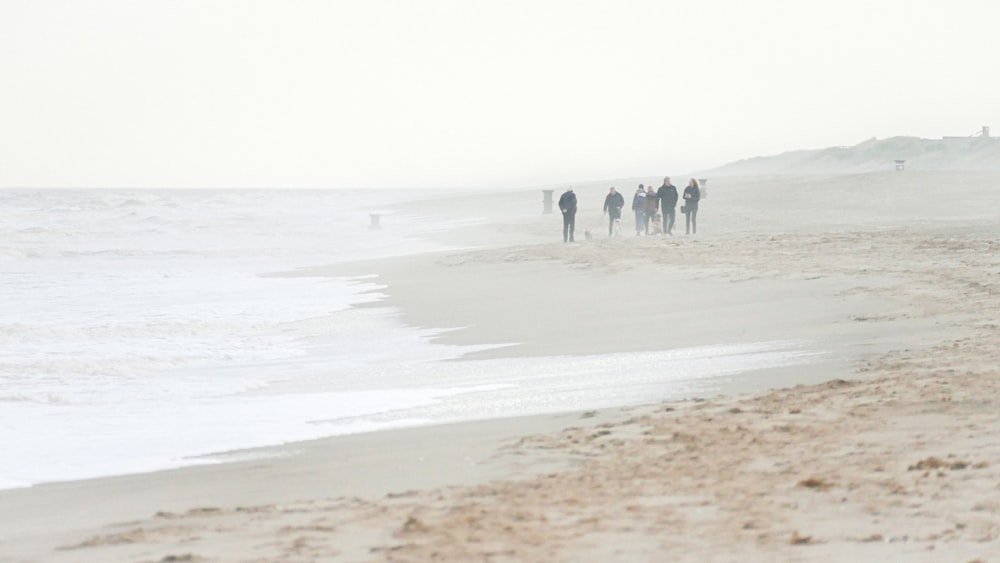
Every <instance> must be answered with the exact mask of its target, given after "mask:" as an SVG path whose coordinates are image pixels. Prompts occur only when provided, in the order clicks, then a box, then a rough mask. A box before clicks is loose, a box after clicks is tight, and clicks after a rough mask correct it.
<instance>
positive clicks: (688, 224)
mask: <svg viewBox="0 0 1000 563" xmlns="http://www.w3.org/2000/svg"><path fill="white" fill-rule="evenodd" d="M685 209H687V211H685V212H684V219H685V223H684V233H685V234H688V233H691V234H697V233H698V208H697V207H691V206H690V205H689V206H687V207H686V208H685Z"/></svg>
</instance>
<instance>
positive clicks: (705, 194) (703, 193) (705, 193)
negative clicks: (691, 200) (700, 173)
mask: <svg viewBox="0 0 1000 563" xmlns="http://www.w3.org/2000/svg"><path fill="white" fill-rule="evenodd" d="M707 185H708V178H698V188H699V191H700V192H701V199H705V198H707V197H708V188H706V187H705V186H707Z"/></svg>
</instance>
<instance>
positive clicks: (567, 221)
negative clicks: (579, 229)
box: [563, 211, 576, 242]
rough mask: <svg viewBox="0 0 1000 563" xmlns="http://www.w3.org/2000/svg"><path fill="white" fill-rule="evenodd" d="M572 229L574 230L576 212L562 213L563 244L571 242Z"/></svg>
mask: <svg viewBox="0 0 1000 563" xmlns="http://www.w3.org/2000/svg"><path fill="white" fill-rule="evenodd" d="M574 229H576V211H567V212H566V213H563V242H566V241H569V242H573V230H574Z"/></svg>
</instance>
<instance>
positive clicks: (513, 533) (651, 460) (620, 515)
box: [0, 175, 1000, 561]
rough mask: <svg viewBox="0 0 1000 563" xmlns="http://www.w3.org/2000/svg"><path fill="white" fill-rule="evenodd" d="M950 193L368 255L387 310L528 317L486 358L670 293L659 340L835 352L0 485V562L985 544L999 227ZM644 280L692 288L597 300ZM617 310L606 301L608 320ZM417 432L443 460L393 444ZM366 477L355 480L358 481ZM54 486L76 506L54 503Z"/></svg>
mask: <svg viewBox="0 0 1000 563" xmlns="http://www.w3.org/2000/svg"><path fill="white" fill-rule="evenodd" d="M883 176H884V175H883ZM884 179H885V180H886V181H887V182H890V183H893V184H892V185H889V186H888V188H887V189H897V188H898V189H902V188H901V187H899V186H896V185H895V183H894V182H896V179H895V178H894V177H888V176H885V177H884ZM722 189H724V186H714V185H713V190H714V191H713V192H712V193H713V198H715V197H716V196H717V194H721V193H723V192H722ZM994 193H995V192H994ZM917 195H919V194H917ZM491 197H492V196H491ZM518 197H520V196H518ZM797 197H807V196H806V195H802V196H797ZM992 197H993V198H994V199H996V198H998V197H1000V196H997V195H993V196H992ZM711 201H713V202H714V201H718V199H713V200H711ZM737 203H739V202H738V201H735V202H730V204H731V205H732V206H736V205H737ZM998 208H1000V207H998ZM739 211H740V208H738V207H737V208H735V209H734V208H730V209H728V210H727V211H726V213H727V214H729V215H730V216H734V217H735V216H737V215H738V212H739ZM743 211H746V209H743ZM970 213H971V214H973V215H974V216H975V217H976V218H977V219H976V221H975V222H974V224H973V225H971V226H970V227H969V228H968V229H967V230H965V231H959V232H944V231H942V230H941V229H940V225H936V224H930V223H927V224H925V225H921V224H919V217H917V223H916V224H911V225H905V224H904V223H905V222H906V221H904V219H913V218H912V217H903V216H902V215H900V216H897V217H895V218H890V219H889V220H885V221H882V222H883V223H884V224H886V225H888V226H886V227H884V228H881V229H869V228H867V227H864V228H861V227H859V228H857V229H854V230H841V229H840V228H839V227H837V228H830V229H825V230H824V229H823V228H822V225H819V226H817V225H816V224H815V223H814V222H813V221H812V220H811V219H810V218H809V217H797V216H789V217H785V218H783V219H782V220H783V221H785V222H786V226H787V227H788V228H787V229H783V230H781V232H777V233H765V232H754V233H747V232H745V231H744V226H743V225H742V224H733V226H731V227H729V228H720V230H719V231H717V232H714V233H712V234H710V235H706V236H703V237H698V238H690V239H686V240H685V241H684V242H683V243H674V242H671V241H668V240H662V239H657V240H653V239H649V240H646V239H640V240H629V241H601V240H594V241H590V242H589V243H580V244H579V245H576V246H573V247H568V246H563V245H562V243H540V244H532V243H530V242H528V241H524V240H522V241H521V242H515V243H511V244H505V245H502V246H500V247H498V248H487V249H476V250H465V251H454V252H448V253H444V254H440V255H435V256H433V257H422V258H414V259H408V260H395V261H392V260H390V261H386V262H385V263H384V264H381V265H379V267H380V268H382V269H383V271H382V272H380V276H383V278H384V281H386V282H387V285H388V286H389V288H390V291H389V293H390V297H389V299H388V304H389V305H392V306H396V307H399V308H400V309H401V310H402V311H403V315H404V319H405V320H404V322H405V323H406V324H408V325H410V326H422V327H435V328H441V329H445V328H453V327H455V326H465V327H467V328H465V329H464V330H461V331H448V332H443V333H442V334H441V335H440V336H439V339H440V340H441V341H442V342H450V343H480V344H481V343H484V342H491V341H492V342H495V341H498V340H502V339H503V338H504V337H505V336H506V335H508V334H516V333H518V332H517V331H520V333H522V334H523V333H524V331H527V334H528V335H529V336H530V338H526V339H525V341H526V343H525V344H524V345H522V346H521V347H520V349H516V348H514V349H512V348H507V349H501V350H500V351H499V352H498V356H497V357H511V356H524V357H529V358H530V357H537V356H541V355H545V354H544V353H545V352H550V351H553V350H556V351H560V352H562V353H565V354H568V355H573V354H580V353H581V351H583V350H597V351H598V353H601V352H607V351H611V350H613V351H619V352H626V353H627V352H630V351H632V352H634V351H638V350H643V349H649V348H650V347H655V346H656V344H657V342H658V340H657V334H656V332H655V331H653V330H652V329H651V328H662V323H663V320H664V316H665V315H675V316H676V317H677V318H679V319H682V320H683V321H684V323H679V324H683V326H685V330H684V331H683V332H678V334H677V336H676V338H675V339H674V341H676V342H688V341H690V342H695V341H698V339H700V338H707V337H709V336H711V337H718V336H719V334H723V333H725V332H726V331H729V333H730V334H732V335H734V337H733V338H736V337H738V336H742V337H744V338H746V337H748V335H754V336H756V335H761V334H768V335H787V334H796V335H799V336H804V337H807V338H808V337H812V338H816V339H820V340H822V341H823V342H828V343H830V344H831V346H833V350H834V356H835V357H834V358H833V360H834V361H833V362H832V363H830V364H826V365H821V366H817V367H809V366H806V367H804V368H791V369H790V370H789V373H788V374H787V376H788V377H787V379H783V380H782V381H783V383H782V385H781V388H779V389H772V390H770V391H764V392H757V393H751V394H742V393H741V394H736V395H732V396H719V397H714V398H712V399H707V400H704V399H692V400H687V401H673V402H667V403H663V402H660V401H656V400H655V399H654V400H653V401H652V402H651V403H649V404H644V405H641V406H633V407H623V408H618V409H602V410H601V411H600V412H597V413H594V414H590V413H586V412H585V413H581V412H576V413H572V414H566V415H552V416H541V417H528V418H519V419H495V420H490V421H484V422H466V423H458V424H454V425H447V427H444V426H434V427H424V428H416V429H406V430H390V431H384V432H378V433H374V434H362V435H352V436H343V437H334V438H328V439H324V440H320V441H317V442H315V443H309V444H310V445H309V446H307V447H312V446H315V448H316V450H315V455H316V457H315V458H309V457H308V456H309V455H310V454H308V453H307V454H298V455H292V456H288V457H282V458H270V459H264V460H261V459H252V460H246V461H237V462H232V463H225V464H220V465H211V466H198V467H193V468H185V469H180V470H172V471H168V472H162V473H156V474H149V475H140V476H133V477H114V478H109V479H107V480H101V481H102V483H96V482H73V483H68V484H60V485H53V486H43V487H42V488H44V489H46V490H47V491H54V492H51V493H46V492H45V491H42V488H39V489H37V490H33V489H19V490H16V491H25V492H24V494H18V495H13V496H12V495H9V494H6V493H5V492H0V501H7V500H9V499H10V498H13V497H14V496H16V497H20V499H21V500H20V501H19V502H23V504H20V505H18V506H16V507H15V506H11V503H9V502H0V510H10V511H11V512H10V513H8V514H3V515H2V516H5V517H6V518H5V520H6V519H8V518H11V517H12V518H15V520H13V521H16V522H18V523H19V525H21V526H22V528H21V529H20V531H18V530H17V529H11V530H7V531H5V532H4V533H3V534H2V535H0V554H3V556H0V561H8V560H9V561H34V560H46V561H50V560H51V561H74V560H79V558H80V557H85V558H86V557H89V558H97V559H102V560H110V561H160V560H166V559H165V558H167V557H186V556H190V557H191V560H205V561H245V560H253V559H271V560H275V559H277V560H289V561H298V560H301V561H311V560H317V559H323V560H329V561H358V560H372V561H424V560H428V559H434V558H436V559H440V560H448V561H460V560H462V561H464V560H470V559H473V560H498V561H522V560H552V561H606V560H636V561H648V560H662V559H670V560H706V559H723V560H728V559H733V558H737V557H739V558H740V559H741V560H751V561H766V560H776V559H777V560H805V561H826V560H836V559H842V558H846V557H851V558H863V559H871V558H890V559H892V558H896V559H899V558H905V559H907V560H918V561H953V560H973V559H977V558H978V559H981V560H983V561H986V560H988V558H989V557H991V556H992V554H995V553H997V552H1000V499H998V497H997V494H996V490H995V484H996V480H997V478H998V471H1000V444H998V443H997V442H996V441H995V439H994V438H993V429H994V428H996V427H997V426H998V425H1000V398H998V397H1000V393H998V391H1000V382H998V380H997V378H996V375H997V371H996V370H997V368H996V366H997V365H1000V352H998V350H1000V326H998V325H997V324H996V322H995V321H994V319H993V313H994V312H995V311H996V310H1000V287H998V285H997V280H1000V278H997V277H996V276H998V275H1000V262H998V256H1000V238H998V234H1000V232H998V230H997V228H996V227H995V226H992V227H991V226H989V225H987V224H985V223H982V222H981V221H979V220H978V218H979V217H980V214H981V212H980V211H979V210H977V209H971V210H970ZM592 215H593V213H592V212H591V219H592ZM551 219H552V217H551V216H549V217H543V218H538V219H532V220H525V222H527V223H528V224H529V227H526V228H524V229H518V231H517V233H518V234H517V235H516V236H515V237H514V238H519V239H521V238H524V237H527V238H529V239H531V238H533V237H535V236H537V235H538V233H541V232H548V233H550V234H552V233H554V232H555V229H554V228H553V227H552V224H551V223H552V222H551ZM511 221H513V219H512V220H511ZM511 224H514V223H513V222H509V223H505V222H504V221H497V222H493V221H491V222H489V223H488V224H487V225H486V226H478V227H476V228H475V229H476V232H477V233H479V234H477V235H468V234H467V233H465V234H463V233H452V234H448V235H447V236H457V237H463V236H465V237H468V238H475V237H479V236H482V237H485V238H489V236H490V235H489V232H488V230H489V229H490V228H498V229H506V228H509V225H511ZM578 224H579V223H578ZM443 236H444V235H443ZM500 238H503V239H504V240H505V241H509V239H508V238H505V237H500ZM664 249H669V252H665V251H663V250H664ZM357 266H358V265H357V264H355V265H354V266H352V267H357ZM341 274H342V271H341V270H339V269H338V268H319V269H310V270H308V271H300V272H297V273H295V274H294V275H341ZM567 280H571V281H575V282H576V283H571V282H568V281H567ZM664 280H670V283H669V284H668V285H669V286H670V287H673V286H674V285H676V286H677V287H679V288H687V289H688V290H689V292H696V293H694V294H693V295H692V294H691V293H689V292H685V291H681V292H679V293H680V295H682V296H685V297H683V299H681V300H680V301H670V300H664V302H663V303H662V304H660V305H654V306H631V305H629V306H628V307H631V308H628V309H627V310H626V311H624V312H622V311H621V310H620V309H619V306H620V305H619V303H618V302H617V301H611V300H605V301H601V300H600V299H594V298H595V297H601V296H602V295H604V294H605V292H606V291H611V290H614V289H615V288H619V287H620V286H622V285H624V286H625V287H626V288H627V289H631V290H633V293H639V294H643V295H645V294H644V293H643V290H644V289H645V290H650V289H655V288H658V287H660V286H662V285H663V282H664ZM524 287H530V288H532V289H533V290H537V291H534V292H533V293H534V294H535V295H529V294H525V295H524V296H520V295H518V297H521V299H520V300H518V301H516V302H517V303H519V304H521V305H523V306H525V307H526V309H527V310H529V311H531V316H530V319H526V318H525V316H524V315H519V314H518V311H519V309H516V308H513V307H509V306H508V307H504V303H508V301H507V298H508V297H509V296H510V289H511V288H524ZM560 289H563V290H565V291H566V292H567V294H568V295H567V296H564V297H560V296H559V294H558V293H557V291H558V290H560ZM553 296H555V297H553ZM608 301H611V302H608ZM574 302H583V303H586V304H587V305H588V306H589V307H581V308H580V311H581V313H580V317H579V319H578V322H577V325H575V326H574V327H573V328H572V330H571V331H569V332H567V331H566V330H553V328H554V327H556V328H559V327H563V326H564V325H562V324H560V323H559V322H558V321H559V320H560V314H561V312H562V311H564V310H565V307H566V305H567V303H574ZM456 304H458V305H459V306H456ZM685 304H687V305H689V306H690V307H689V309H688V310H687V311H686V312H685V311H684V310H683V306H684V305H685ZM640 305H642V303H640ZM618 315H620V316H618ZM612 317H615V318H620V319H621V323H622V324H621V325H619V326H618V329H617V330H610V331H608V322H609V321H608V319H609V318H612ZM527 320H530V321H531V323H527V322H526V321H527ZM678 322H679V321H678ZM647 329H649V330H647ZM601 331H604V332H601ZM609 334H610V335H611V336H610V337H609ZM505 355H508V356H505ZM480 357H490V355H489V352H488V353H487V354H484V355H482V356H480V355H478V354H474V355H472V356H470V357H468V358H465V359H464V360H459V361H474V360H476V359H478V358H480ZM775 379H777V378H775ZM803 381H812V382H813V383H811V384H809V385H804V384H802V382H803ZM819 381H826V383H818V382H819ZM463 440H466V441H464V442H463ZM394 441H395V442H394ZM345 444H355V445H354V446H348V445H345ZM296 447H297V446H296V445H295V444H291V445H289V446H287V447H286V448H287V449H295V448H296ZM350 447H357V448H359V449H358V450H354V451H355V452H360V451H367V452H368V453H369V454H371V455H370V456H369V457H367V458H365V459H367V461H365V459H362V458H364V456H363V455H361V454H360V453H359V454H357V455H358V456H359V457H357V458H352V457H351V456H350V455H349V454H345V452H349V449H350ZM469 448H473V450H474V452H475V453H473V455H472V457H468V455H467V453H466V452H467V451H468V450H469ZM379 452H381V453H379ZM386 452H388V454H387V453H386ZM383 454H385V455H389V457H380V456H383ZM303 455H304V456H305V457H303ZM392 455H396V456H397V457H396V458H394V459H395V460H396V461H395V462H394V461H391V460H390V458H391V456H392ZM431 455H435V456H439V457H436V458H435V459H437V460H438V461H440V465H439V466H437V467H435V468H431V469H429V468H427V467H422V466H420V465H419V463H413V459H414V457H415V458H421V457H423V458H424V459H425V460H427V459H429V457H428V456H431ZM407 456H411V457H409V458H408V457H407ZM310 459H311V460H310ZM352 460H353V461H352ZM407 460H409V462H408V463H407ZM468 460H472V462H473V463H472V465H470V464H469V463H468ZM354 462H357V463H358V464H362V465H363V464H364V463H370V464H371V465H370V466H369V467H372V468H374V469H372V470H369V469H365V468H362V467H361V465H358V464H354V465H352V463H354ZM394 464H395V465H394ZM392 467H395V468H398V469H399V471H400V472H399V473H396V474H393V473H392V472H391V471H390V469H391V468H392ZM387 468H388V469H387ZM378 469H381V470H382V471H383V474H382V475H383V477H381V478H384V479H385V480H384V481H381V482H382V483H386V484H387V488H386V487H383V488H378V487H377V486H376V485H375V484H376V483H378V482H380V481H379V479H380V476H379V474H378V472H377V470H378ZM386 472H387V473H386ZM183 474H187V475H191V477H184V476H183ZM195 476H197V477H195ZM317 476H322V478H320V477H317ZM314 479H318V480H314ZM323 479H331V480H332V481H331V482H333V481H336V482H338V483H339V486H342V487H346V488H347V489H348V490H349V491H350V492H351V493H352V494H346V495H345V494H342V491H343V490H344V489H338V488H337V487H335V486H332V485H329V483H327V484H324V483H325V482H324V481H323ZM338 480H339V481H338ZM420 480H423V481H420ZM410 484H413V485H414V486H413V487H410V486H408V485H410ZM365 487H372V488H369V489H368V492H370V493H372V496H370V497H363V496H361V495H358V494H353V493H358V492H362V493H363V492H364V491H365ZM59 489H62V490H59ZM375 489H377V490H375ZM67 490H75V492H73V493H72V494H73V495H78V496H76V497H75V498H72V495H70V496H67V495H68V493H67V492H66V491H67ZM283 495H284V496H283ZM278 497H281V498H278ZM68 500H72V501H73V502H72V506H77V507H79V509H77V510H75V511H72V512H73V514H66V513H61V514H60V513H57V516H58V517H55V518H53V517H50V513H51V510H50V509H51V507H52V506H53V505H56V504H61V503H66V501H68ZM101 503H111V504H112V505H113V504H115V503H117V505H115V506H111V505H108V504H101ZM67 505H69V504H67ZM4 507H6V508H4ZM95 515H99V516H95ZM32 522H33V523H34V524H32ZM25 527H27V528H30V529H29V530H27V531H26V529H25ZM27 538H31V539H27ZM59 548H62V549H59ZM67 548H68V549H67ZM8 552H9V553H10V554H11V555H8ZM4 557H7V559H5V558H4Z"/></svg>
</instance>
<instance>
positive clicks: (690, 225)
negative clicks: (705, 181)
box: [684, 178, 701, 235]
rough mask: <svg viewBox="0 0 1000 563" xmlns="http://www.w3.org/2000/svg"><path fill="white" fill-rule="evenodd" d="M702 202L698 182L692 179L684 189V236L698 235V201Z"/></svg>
mask: <svg viewBox="0 0 1000 563" xmlns="http://www.w3.org/2000/svg"><path fill="white" fill-rule="evenodd" d="M699 200H701V189H699V188H698V180H695V179H694V178H691V181H690V182H688V185H687V187H686V188H684V234H686V235H687V234H697V233H698V201H699Z"/></svg>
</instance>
